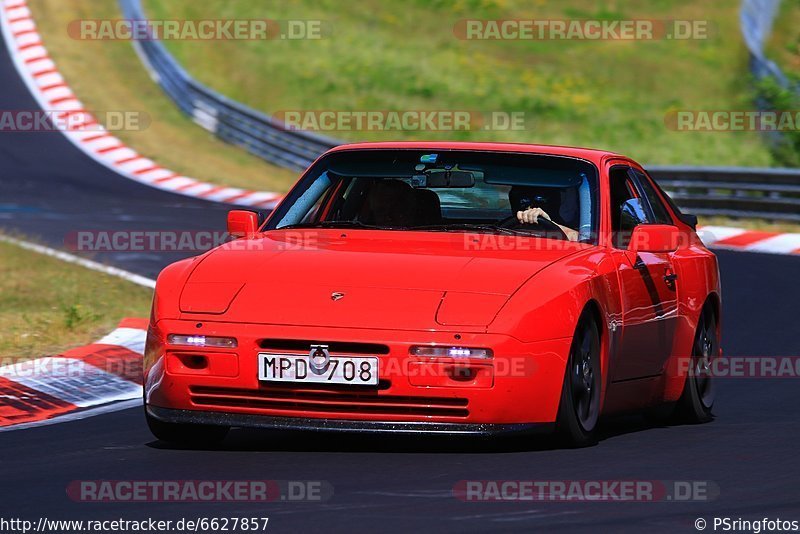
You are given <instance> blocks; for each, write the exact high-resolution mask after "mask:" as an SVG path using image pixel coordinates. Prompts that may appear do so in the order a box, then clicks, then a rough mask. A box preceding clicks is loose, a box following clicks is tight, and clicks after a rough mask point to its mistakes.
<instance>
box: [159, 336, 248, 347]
mask: <svg viewBox="0 0 800 534" xmlns="http://www.w3.org/2000/svg"><path fill="white" fill-rule="evenodd" d="M167 343H169V344H170V345H186V346H188V347H220V348H225V349H235V348H236V346H237V343H236V338H235V337H213V336H198V335H187V334H170V335H168V336H167Z"/></svg>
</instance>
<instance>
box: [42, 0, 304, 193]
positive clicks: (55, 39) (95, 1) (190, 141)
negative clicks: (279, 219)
mask: <svg viewBox="0 0 800 534" xmlns="http://www.w3.org/2000/svg"><path fill="white" fill-rule="evenodd" d="M28 4H29V6H30V8H31V11H32V12H33V14H34V17H35V19H36V22H37V25H38V27H39V31H40V33H41V34H42V37H43V41H44V45H45V46H46V47H47V50H48V52H49V53H50V55H51V56H52V57H53V58H54V59H55V61H56V64H57V65H58V68H59V70H60V71H61V73H62V74H63V75H64V77H65V78H66V80H67V82H68V83H69V84H70V86H71V87H72V88H73V90H74V91H75V93H76V94H77V95H78V97H79V98H80V99H81V100H82V101H83V103H84V105H85V106H86V107H87V109H90V110H100V111H136V112H141V113H144V114H146V115H147V116H149V117H150V119H151V123H150V124H149V125H148V127H147V128H145V129H142V130H141V131H117V132H114V134H115V135H116V136H117V137H119V138H120V139H122V140H123V141H124V142H125V143H126V144H128V145H129V146H131V147H132V148H134V149H135V150H137V151H138V152H139V153H141V154H143V155H145V156H147V157H149V158H152V159H153V160H155V161H156V162H158V163H159V164H160V165H162V166H164V167H166V168H168V169H170V170H173V171H176V172H179V173H181V174H184V175H186V176H191V177H193V178H197V179H200V180H206V181H209V182H212V183H217V184H222V185H230V186H238V187H245V188H252V189H257V190H261V191H265V190H266V191H285V190H287V189H288V187H289V186H290V185H291V184H293V183H294V181H295V180H296V179H297V173H295V172H292V171H288V170H286V169H283V168H280V167H277V166H275V165H270V164H268V163H266V162H264V161H263V160H261V159H259V158H257V157H255V156H251V155H250V154H248V153H246V152H245V151H243V150H240V149H238V148H236V147H233V146H231V145H228V144H226V143H223V142H222V141H219V140H218V139H216V138H215V137H214V136H213V135H212V134H210V133H209V132H207V131H205V130H203V129H202V128H200V127H199V126H197V125H196V124H194V123H193V122H192V121H191V119H189V118H188V117H186V116H185V115H183V114H182V113H181V112H180V111H179V110H178V108H177V107H176V106H175V104H173V102H172V101H171V100H170V99H169V98H168V97H167V96H166V95H165V93H164V92H163V91H162V90H161V88H160V87H159V86H158V85H156V84H155V83H154V82H153V81H152V80H151V79H150V77H149V76H148V75H147V72H146V71H145V69H144V67H143V66H142V63H141V61H140V60H139V57H138V56H137V55H136V53H135V52H134V49H133V47H132V46H131V43H130V42H127V41H88V40H76V39H73V38H71V37H70V36H69V35H68V33H67V25H68V24H69V23H70V22H71V21H74V20H77V19H81V18H87V19H118V18H121V16H122V15H121V13H120V11H119V8H118V5H117V2H116V0H29V2H28ZM100 118H102V115H101V117H100Z"/></svg>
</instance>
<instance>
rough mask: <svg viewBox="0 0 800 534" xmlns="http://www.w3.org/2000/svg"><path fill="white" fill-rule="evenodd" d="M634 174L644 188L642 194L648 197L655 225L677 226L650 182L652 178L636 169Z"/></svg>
mask: <svg viewBox="0 0 800 534" xmlns="http://www.w3.org/2000/svg"><path fill="white" fill-rule="evenodd" d="M633 173H634V174H635V175H636V178H637V180H638V181H639V185H640V186H641V188H642V192H643V193H644V196H646V197H647V201H648V203H649V204H650V208H652V210H653V215H654V217H655V223H656V224H675V223H674V222H673V221H672V217H670V216H669V212H668V211H667V208H665V207H664V203H663V202H661V198H659V196H658V193H656V189H655V187H653V184H652V183H651V182H650V178H649V177H647V176H645V175H644V174H643V173H641V172H640V171H638V170H636V169H634V170H633Z"/></svg>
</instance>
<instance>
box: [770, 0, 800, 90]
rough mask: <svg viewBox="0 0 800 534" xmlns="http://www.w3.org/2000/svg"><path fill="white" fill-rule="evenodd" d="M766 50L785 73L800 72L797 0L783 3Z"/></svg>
mask: <svg viewBox="0 0 800 534" xmlns="http://www.w3.org/2000/svg"><path fill="white" fill-rule="evenodd" d="M766 52H767V57H769V58H770V59H772V60H773V61H775V62H776V63H777V64H778V66H779V67H780V68H781V69H783V71H784V73H786V74H789V75H795V76H797V75H798V73H800V2H797V0H784V1H783V2H782V3H781V8H780V12H779V14H778V17H777V19H776V20H775V26H774V28H773V30H772V36H771V37H770V40H769V42H768V43H767V49H766Z"/></svg>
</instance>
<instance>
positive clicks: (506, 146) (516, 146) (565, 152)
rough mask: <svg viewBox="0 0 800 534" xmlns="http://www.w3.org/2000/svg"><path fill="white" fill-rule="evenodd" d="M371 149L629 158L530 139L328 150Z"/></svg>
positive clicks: (595, 160)
mask: <svg viewBox="0 0 800 534" xmlns="http://www.w3.org/2000/svg"><path fill="white" fill-rule="evenodd" d="M369 149H385V150H386V149H388V150H392V149H396V150H402V149H414V150H478V151H488V152H517V153H519V152H523V153H529V154H546V155H554V156H571V157H574V158H581V159H585V160H587V161H590V162H592V163H594V164H595V165H598V166H600V165H601V163H602V162H603V160H605V159H607V158H611V157H613V158H623V159H628V158H626V157H625V156H622V155H621V154H617V153H615V152H610V151H608V150H597V149H593V148H580V147H571V146H555V145H553V146H551V145H532V144H527V143H478V142H452V141H389V142H372V143H349V144H344V145H338V146H336V147H334V148H332V149H331V150H329V151H328V153H332V152H340V151H345V150H369Z"/></svg>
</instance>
